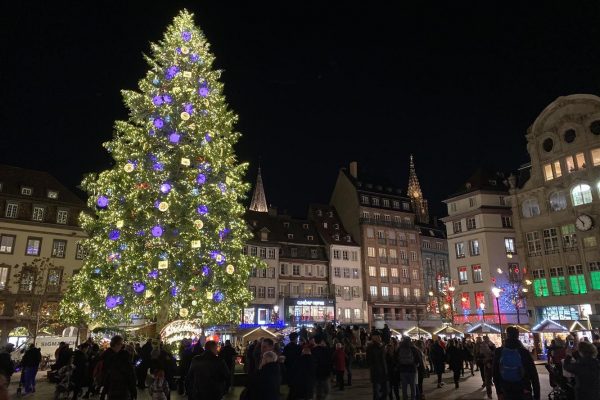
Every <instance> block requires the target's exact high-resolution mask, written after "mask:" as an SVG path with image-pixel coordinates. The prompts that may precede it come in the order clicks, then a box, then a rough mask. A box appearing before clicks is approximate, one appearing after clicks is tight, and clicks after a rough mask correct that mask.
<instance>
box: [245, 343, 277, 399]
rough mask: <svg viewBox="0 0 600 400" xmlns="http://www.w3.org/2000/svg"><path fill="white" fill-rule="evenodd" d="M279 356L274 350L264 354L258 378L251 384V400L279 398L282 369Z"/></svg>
mask: <svg viewBox="0 0 600 400" xmlns="http://www.w3.org/2000/svg"><path fill="white" fill-rule="evenodd" d="M277 358H278V357H277V354H275V352H273V351H267V352H265V353H264V354H263V355H262V357H261V360H260V368H259V369H258V371H257V373H256V379H255V380H254V382H252V383H251V384H250V392H249V399H250V400H279V387H280V386H281V369H280V366H279V363H278V362H277Z"/></svg>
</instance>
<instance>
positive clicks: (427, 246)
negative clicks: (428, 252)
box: [423, 240, 431, 249]
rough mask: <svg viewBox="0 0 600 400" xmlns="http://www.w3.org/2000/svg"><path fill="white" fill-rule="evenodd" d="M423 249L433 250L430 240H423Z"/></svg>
mask: <svg viewBox="0 0 600 400" xmlns="http://www.w3.org/2000/svg"><path fill="white" fill-rule="evenodd" d="M423 248H424V249H430V248H431V242H430V241H429V240H423Z"/></svg>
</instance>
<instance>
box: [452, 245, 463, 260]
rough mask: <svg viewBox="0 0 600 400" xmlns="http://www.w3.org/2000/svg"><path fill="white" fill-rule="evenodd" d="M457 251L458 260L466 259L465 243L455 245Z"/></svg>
mask: <svg viewBox="0 0 600 400" xmlns="http://www.w3.org/2000/svg"><path fill="white" fill-rule="evenodd" d="M454 247H455V249H456V258H464V257H465V244H464V243H463V242H458V243H456V244H455V245H454Z"/></svg>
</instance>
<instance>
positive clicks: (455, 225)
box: [452, 221, 462, 233]
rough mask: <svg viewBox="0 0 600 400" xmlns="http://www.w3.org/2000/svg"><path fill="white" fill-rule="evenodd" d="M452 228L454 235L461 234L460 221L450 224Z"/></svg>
mask: <svg viewBox="0 0 600 400" xmlns="http://www.w3.org/2000/svg"><path fill="white" fill-rule="evenodd" d="M452 227H453V232H454V233H459V232H462V226H461V223H460V221H454V223H453V224H452Z"/></svg>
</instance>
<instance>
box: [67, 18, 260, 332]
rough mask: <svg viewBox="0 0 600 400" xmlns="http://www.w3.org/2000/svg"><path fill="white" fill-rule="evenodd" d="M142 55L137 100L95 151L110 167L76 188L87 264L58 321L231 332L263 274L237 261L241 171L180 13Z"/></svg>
mask: <svg viewBox="0 0 600 400" xmlns="http://www.w3.org/2000/svg"><path fill="white" fill-rule="evenodd" d="M151 48H152V57H147V61H148V63H149V65H150V67H151V69H150V71H149V72H148V73H147V74H146V76H145V78H143V79H142V80H141V81H140V82H139V92H134V91H124V92H123V96H124V100H125V104H126V105H127V107H128V108H129V110H130V117H129V120H128V121H117V122H116V123H115V134H114V138H113V139H112V140H111V141H110V142H107V143H105V144H104V147H105V148H106V149H107V150H108V151H109V152H110V153H111V155H112V157H113V159H114V167H113V168H112V169H109V170H106V171H104V172H102V173H100V174H91V175H89V176H87V177H86V178H85V179H84V181H83V183H82V186H83V188H84V189H85V190H86V191H87V193H88V194H89V199H88V206H89V208H90V209H93V210H95V215H89V214H86V213H83V214H82V215H81V216H80V223H81V225H82V227H83V228H84V229H85V230H86V231H87V233H88V235H89V238H88V239H86V240H85V241H84V243H83V245H84V248H85V250H86V251H87V254H88V257H87V258H86V260H85V262H84V265H83V268H82V269H81V271H80V273H79V274H77V275H76V276H75V277H74V279H73V281H72V284H71V285H70V287H69V290H68V292H67V293H66V296H65V298H64V300H63V302H62V307H61V312H62V316H63V319H64V320H65V321H67V322H72V323H75V322H77V323H79V322H85V321H90V320H94V321H95V322H97V323H98V322H100V323H104V324H112V323H119V322H128V321H130V320H131V318H132V316H138V317H139V316H142V317H146V318H157V319H158V322H159V325H161V326H162V325H164V324H166V323H167V322H168V321H170V320H173V319H176V318H201V319H202V322H203V324H218V323H226V322H229V321H237V320H238V319H239V315H240V310H241V308H242V307H243V306H244V305H246V304H247V303H248V302H249V301H250V300H251V294H250V292H249V291H248V290H247V287H246V283H247V280H248V277H249V272H250V270H251V268H252V266H260V265H262V264H261V261H259V260H258V259H257V258H256V257H251V256H246V255H243V254H242V247H243V245H244V243H245V242H246V241H247V240H248V239H249V238H250V233H249V231H248V230H247V227H246V224H245V223H244V221H243V219H242V215H243V213H244V207H243V206H242V204H241V199H242V198H243V197H244V196H245V194H246V192H247V191H248V189H249V186H248V185H247V184H246V183H244V182H242V176H243V174H244V172H245V170H246V167H247V165H246V164H240V163H238V162H237V160H236V157H235V154H234V151H233V145H234V144H235V143H236V142H237V141H238V139H239V137H240V135H239V133H237V132H234V131H233V125H234V123H235V122H236V120H237V117H236V115H235V114H233V113H232V112H231V111H230V110H228V107H227V104H226V102H225V98H224V96H223V85H222V83H220V82H219V80H218V79H219V76H220V71H218V70H217V71H215V70H212V69H211V66H212V64H213V61H214V57H213V55H212V54H211V53H210V52H209V51H208V48H209V44H208V42H207V41H206V39H205V37H204V35H203V33H202V32H201V31H200V29H199V28H197V27H196V26H195V25H194V22H193V18H192V15H191V14H189V13H188V12H186V11H183V12H181V13H180V14H179V16H177V17H176V18H175V20H174V22H173V24H172V25H171V26H169V27H168V29H167V32H166V34H165V36H164V39H163V40H162V41H160V42H158V43H157V44H152V45H151Z"/></svg>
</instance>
